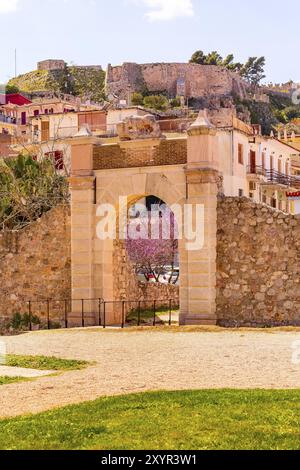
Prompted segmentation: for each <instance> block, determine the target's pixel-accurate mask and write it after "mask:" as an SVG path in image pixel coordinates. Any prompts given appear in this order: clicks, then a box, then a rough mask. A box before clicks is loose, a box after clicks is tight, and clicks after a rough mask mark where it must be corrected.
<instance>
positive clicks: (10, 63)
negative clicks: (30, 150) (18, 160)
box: [0, 0, 300, 83]
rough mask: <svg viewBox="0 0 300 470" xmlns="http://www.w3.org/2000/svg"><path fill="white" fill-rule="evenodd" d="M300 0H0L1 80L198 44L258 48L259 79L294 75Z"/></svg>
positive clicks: (243, 51)
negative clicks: (49, 63) (47, 64)
mask: <svg viewBox="0 0 300 470" xmlns="http://www.w3.org/2000/svg"><path fill="white" fill-rule="evenodd" d="M299 18H300V2H299V0H290V1H289V2H286V4H284V3H282V1H281V0H280V1H279V0H226V1H225V0H210V1H207V0H0V40H1V45H2V50H1V54H0V82H2V83H3V82H6V81H7V80H8V79H9V78H10V77H12V76H14V73H15V72H14V70H15V66H14V50H15V49H17V72H18V74H21V73H25V72H28V71H31V70H34V69H35V68H36V63H37V62H38V61H39V60H44V59H50V58H52V59H64V60H65V61H66V62H68V63H70V64H71V63H73V64H76V65H94V64H95V65H102V66H103V67H104V68H106V66H107V64H108V63H111V64H112V65H119V64H121V63H123V62H138V63H148V62H187V61H188V60H189V59H190V57H191V55H192V53H193V52H194V51H195V50H197V49H202V50H203V51H204V52H209V51H211V50H217V51H218V52H219V53H221V55H224V56H225V55H227V54H229V53H234V55H235V58H236V60H237V61H245V60H246V59H247V58H248V57H249V56H262V55H264V56H265V57H266V60H267V66H266V74H267V79H266V81H272V82H275V83H278V82H286V81H288V80H290V79H293V80H294V81H299V82H300V70H299V68H300V64H299V49H300V38H299V33H298V31H299V21H300V20H299Z"/></svg>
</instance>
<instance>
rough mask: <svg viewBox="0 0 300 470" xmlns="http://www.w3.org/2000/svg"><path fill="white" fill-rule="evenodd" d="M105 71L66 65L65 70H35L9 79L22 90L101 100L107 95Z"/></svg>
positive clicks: (11, 83)
mask: <svg viewBox="0 0 300 470" xmlns="http://www.w3.org/2000/svg"><path fill="white" fill-rule="evenodd" d="M104 84H105V72H104V71H102V70H94V69H86V68H84V67H82V68H81V67H72V66H70V67H65V69H64V70H56V71H47V70H34V71H33V72H29V73H26V74H24V75H20V76H18V77H16V78H13V79H12V80H10V81H9V83H8V85H11V86H16V87H17V88H18V89H19V90H20V91H21V92H24V93H28V94H34V93H37V92H45V91H46V92H47V91H49V92H60V93H68V94H72V95H75V96H80V97H84V98H87V99H90V100H92V101H94V102H101V101H102V100H103V99H104V97H105V91H104Z"/></svg>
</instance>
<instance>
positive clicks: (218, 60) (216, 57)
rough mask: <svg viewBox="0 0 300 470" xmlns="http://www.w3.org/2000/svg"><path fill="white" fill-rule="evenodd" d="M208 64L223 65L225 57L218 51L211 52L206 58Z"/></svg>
mask: <svg viewBox="0 0 300 470" xmlns="http://www.w3.org/2000/svg"><path fill="white" fill-rule="evenodd" d="M205 64H206V65H222V64H223V58H222V56H220V54H219V53H218V52H217V51H212V52H210V53H209V54H208V55H207V56H206V59H205Z"/></svg>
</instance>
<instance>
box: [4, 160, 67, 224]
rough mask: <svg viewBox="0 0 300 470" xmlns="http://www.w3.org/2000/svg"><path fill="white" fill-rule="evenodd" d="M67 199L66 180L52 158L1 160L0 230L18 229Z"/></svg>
mask: <svg viewBox="0 0 300 470" xmlns="http://www.w3.org/2000/svg"><path fill="white" fill-rule="evenodd" d="M68 200H69V190H68V183H67V180H66V178H64V177H63V176H61V175H60V174H59V173H58V172H57V171H56V169H55V166H54V163H53V161H52V160H51V159H46V158H45V159H43V160H42V161H41V162H37V161H35V160H34V159H33V158H32V157H30V156H22V155H20V156H18V157H17V158H9V159H6V160H4V159H0V224H1V228H7V229H16V228H21V227H23V226H25V225H27V224H28V223H30V222H33V221H34V220H37V219H38V218H39V217H41V215H42V214H43V213H44V212H47V211H48V210H50V209H51V208H52V207H54V206H56V205H57V204H61V203H64V202H68Z"/></svg>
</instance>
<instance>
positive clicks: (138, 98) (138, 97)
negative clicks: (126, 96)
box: [131, 92, 144, 106]
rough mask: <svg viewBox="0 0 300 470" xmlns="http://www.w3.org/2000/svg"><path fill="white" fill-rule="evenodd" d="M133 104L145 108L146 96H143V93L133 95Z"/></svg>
mask: <svg viewBox="0 0 300 470" xmlns="http://www.w3.org/2000/svg"><path fill="white" fill-rule="evenodd" d="M131 103H132V104H133V105H134V106H143V104H144V96H143V95H142V93H137V92H136V93H133V94H132V97H131Z"/></svg>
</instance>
